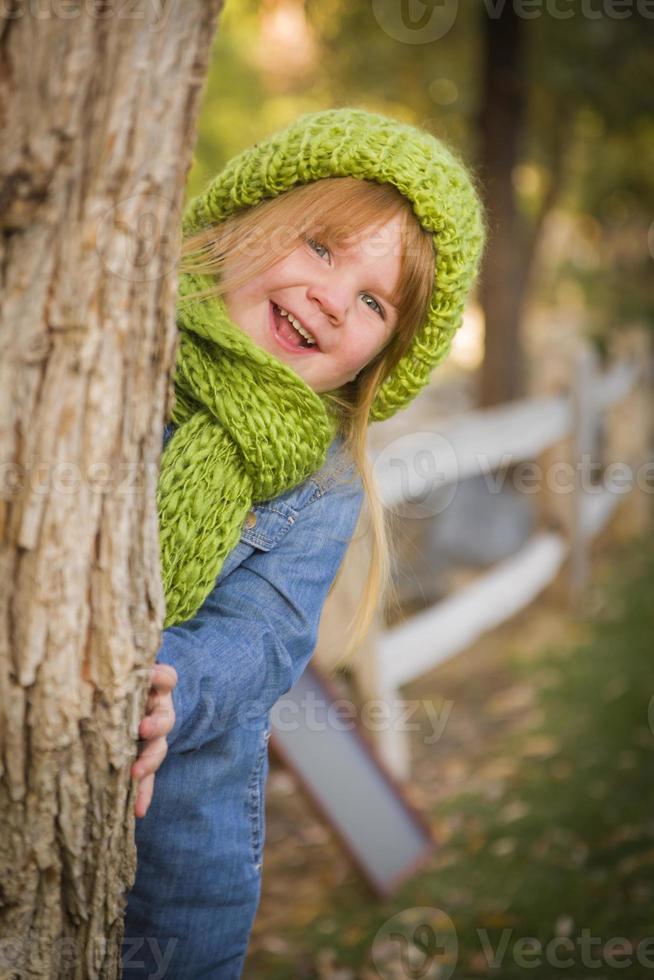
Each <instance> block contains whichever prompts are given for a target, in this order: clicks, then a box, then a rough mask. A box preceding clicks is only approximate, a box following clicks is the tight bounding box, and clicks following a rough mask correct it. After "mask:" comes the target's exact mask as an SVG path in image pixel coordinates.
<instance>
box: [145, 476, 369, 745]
mask: <svg viewBox="0 0 654 980" xmlns="http://www.w3.org/2000/svg"><path fill="white" fill-rule="evenodd" d="M362 499H363V490H362V488H361V483H360V480H359V479H358V478H357V479H356V480H355V481H353V482H351V483H349V484H346V483H343V484H338V485H337V486H336V487H335V488H333V489H330V490H329V491H327V492H324V493H323V494H321V495H318V494H316V499H314V498H311V499H310V500H309V501H308V502H307V503H306V504H305V505H304V507H303V508H302V509H301V510H300V511H299V512H298V516H297V520H296V522H295V525H294V526H293V527H292V528H291V529H290V530H289V532H288V533H287V534H286V535H285V536H284V537H283V538H282V540H281V541H280V542H279V543H278V544H277V545H276V546H275V547H274V548H272V549H271V550H269V551H262V550H258V549H254V550H253V552H252V553H251V554H250V555H249V556H248V557H247V558H245V559H244V560H243V561H242V562H241V563H240V564H239V565H237V566H236V568H234V569H233V570H232V571H231V572H230V573H229V574H228V575H227V576H226V577H225V578H224V579H219V581H218V582H217V584H216V586H215V587H214V589H213V590H212V591H211V592H210V593H209V595H208V596H207V598H206V599H205V601H204V603H203V604H202V606H201V607H200V609H199V610H198V612H197V613H196V615H195V616H194V617H192V618H191V619H189V620H187V621H186V622H184V623H180V624H178V625H176V626H170V627H168V629H166V630H164V631H163V642H162V645H161V647H160V650H159V653H158V655H157V662H159V663H165V664H172V666H173V667H174V668H175V670H176V671H177V674H178V682H177V686H176V688H175V690H174V691H173V704H174V707H175V713H176V721H175V727H174V728H173V730H172V732H171V733H170V735H169V736H168V744H169V747H170V750H171V751H172V752H187V751H190V750H192V749H196V748H199V747H200V746H201V745H202V744H203V743H205V742H206V741H208V740H210V739H212V738H214V737H215V736H216V735H218V734H220V733H221V732H224V731H226V730H227V729H229V728H233V727H234V726H236V725H247V724H248V722H249V721H250V722H252V721H253V720H254V719H256V718H261V716H262V715H265V714H266V712H267V711H268V710H269V709H270V708H272V706H273V705H274V704H275V702H276V701H278V700H279V698H280V697H281V696H282V695H283V694H285V693H286V692H287V691H288V690H290V688H291V687H292V686H293V684H294V683H295V681H296V680H297V679H298V678H299V677H300V675H301V674H302V672H303V670H304V669H305V667H306V666H307V664H308V662H309V660H310V658H311V655H312V653H313V650H314V647H315V644H316V639H317V634H318V625H319V622H320V614H321V612H322V607H323V604H324V601H325V599H326V597H327V593H328V591H329V588H330V586H331V584H332V582H333V580H334V578H335V576H336V573H337V571H338V568H339V566H340V564H341V561H342V559H343V556H344V553H345V550H346V548H347V545H348V543H349V540H350V538H351V536H352V533H353V531H354V527H355V525H356V522H357V519H358V516H359V512H360V509H361V503H362Z"/></svg>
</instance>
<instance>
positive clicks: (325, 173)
mask: <svg viewBox="0 0 654 980" xmlns="http://www.w3.org/2000/svg"><path fill="white" fill-rule="evenodd" d="M348 176H349V177H358V178H359V179H361V180H374V181H377V182H378V183H390V184H394V185H395V187H397V188H398V190H399V191H401V193H402V194H404V196H405V197H407V198H408V199H409V200H410V201H411V204H412V206H413V211H414V213H415V215H416V217H417V218H418V220H419V221H420V224H421V225H422V227H423V228H425V229H426V230H427V231H428V232H430V233H431V235H432V238H433V242H434V247H435V253H436V261H435V277H434V288H433V291H432V295H431V300H430V303H429V311H428V314H427V317H426V319H425V322H424V324H423V325H422V327H421V329H420V330H419V331H418V332H417V334H416V336H415V337H414V338H413V341H412V342H411V345H410V347H409V349H408V350H407V351H406V352H405V354H404V356H403V357H402V359H401V360H400V361H399V363H398V364H397V365H396V367H395V368H394V369H393V371H392V372H391V374H390V375H389V376H388V378H386V380H385V381H384V382H382V384H381V385H380V387H379V390H378V391H377V394H376V396H375V400H374V402H373V404H372V408H371V411H370V421H371V422H372V421H379V420H381V419H386V418H389V417H390V416H391V415H393V414H394V413H395V412H396V411H397V410H398V409H400V408H404V407H405V406H406V405H408V403H409V402H410V401H411V400H412V399H413V398H414V397H415V396H416V395H417V394H418V392H419V391H420V390H421V389H422V388H423V387H424V386H425V385H426V384H427V382H428V381H429V377H430V374H431V371H432V369H433V368H434V367H435V365H437V364H438V363H439V362H440V361H442V360H443V359H444V358H445V357H446V355H447V354H448V352H449V349H450V346H451V343H452V337H453V335H454V333H455V331H456V330H457V329H458V327H459V326H460V325H461V320H462V316H463V309H464V306H465V302H466V297H467V295H468V292H469V290H470V287H471V285H472V283H473V282H474V279H475V277H476V275H477V272H478V269H479V263H480V259H481V253H482V250H483V246H484V241H485V224H484V215H483V210H482V205H481V202H480V199H479V196H478V194H477V191H476V189H475V187H474V185H473V182H472V180H471V177H470V174H469V173H468V171H467V169H466V167H465V165H464V164H463V163H462V162H461V161H460V160H459V159H458V158H457V157H456V155H455V154H454V153H453V152H452V150H451V149H449V148H448V147H447V146H445V144H444V143H442V142H441V140H439V139H437V138H436V137H435V136H432V135H431V134H430V133H428V132H426V131H425V130H422V129H418V128H416V127H415V126H412V125H410V124H409V123H403V122H399V121H398V120H396V119H391V118H389V117H388V116H383V115H380V114H377V113H372V112H367V111H366V110H364V109H359V108H342V109H326V110H324V111H321V112H313V113H308V114H305V115H303V116H300V117H299V118H298V119H296V120H295V122H293V123H291V125H290V126H287V127H286V128H285V129H282V130H280V131H278V132H276V133H273V134H272V135H271V136H268V137H267V138H266V139H263V140H261V142H259V143H255V145H254V146H252V147H250V148H249V149H247V150H244V151H243V152H242V153H239V154H238V156H236V157H234V158H233V159H231V160H230V161H229V162H228V163H227V164H226V165H225V166H224V167H223V169H222V170H221V171H220V173H219V174H218V175H217V176H216V177H215V178H214V179H213V180H212V181H211V182H210V183H209V185H208V186H207V187H206V189H205V190H204V191H203V192H202V193H201V194H199V195H198V196H197V197H195V198H193V199H192V200H191V201H190V202H189V204H188V206H187V208H186V210H185V212H184V219H183V224H182V228H183V233H184V234H185V235H190V234H192V233H194V232H196V231H199V230H200V229H201V228H204V227H207V226H208V225H211V224H216V223H218V222H220V221H223V220H224V219H225V218H227V217H229V216H230V215H231V214H234V213H235V212H236V211H239V210H241V209H242V208H246V207H251V206H252V205H255V204H258V203H259V202H260V201H262V200H264V199H266V198H273V197H276V196H277V195H278V194H282V193H283V192H284V191H287V190H290V189H291V188H292V187H295V186H296V185H298V184H306V183H309V182H310V181H313V180H319V179H322V178H324V177H348Z"/></svg>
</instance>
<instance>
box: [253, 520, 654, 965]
mask: <svg viewBox="0 0 654 980" xmlns="http://www.w3.org/2000/svg"><path fill="white" fill-rule="evenodd" d="M653 546H654V535H652V534H650V535H648V536H643V537H641V538H639V539H638V540H637V541H635V542H634V541H632V542H631V543H630V544H619V543H616V542H615V541H611V540H610V538H608V540H607V539H605V540H604V541H602V542H599V543H598V547H597V549H596V554H595V558H594V569H595V572H594V578H593V582H592V585H591V586H590V587H589V588H588V589H587V591H586V593H585V595H584V599H583V603H582V605H581V608H580V610H579V611H577V612H576V613H573V612H571V611H570V609H569V608H566V605H565V603H564V602H563V601H562V597H561V592H560V590H555V589H552V590H548V592H547V593H545V594H544V595H543V596H541V598H540V599H539V600H538V601H537V602H535V603H534V604H533V605H532V606H531V607H530V608H529V609H528V610H526V611H524V612H523V613H521V614H520V615H519V616H517V617H516V618H514V619H513V620H512V622H511V623H510V624H507V625H505V626H503V627H501V628H499V629H497V630H495V631H494V632H493V633H492V634H490V635H488V636H486V637H484V638H483V639H482V640H481V641H479V642H478V643H476V644H475V645H474V646H473V647H472V648H470V649H469V650H467V651H465V652H464V653H463V654H461V655H459V656H458V657H456V658H454V659H452V660H451V661H450V662H448V663H446V664H443V665H441V666H440V667H438V668H437V669H436V670H434V671H433V672H432V673H431V674H429V675H428V676H426V677H423V678H421V679H420V680H419V681H416V682H414V683H413V684H411V685H407V686H406V687H405V688H403V695H404V696H406V697H408V698H412V697H413V698H416V699H418V700H419V699H422V698H426V697H430V698H433V699H434V701H435V702H436V703H438V702H440V701H441V700H442V699H445V700H449V701H452V702H453V707H452V710H451V712H450V715H449V718H448V721H447V724H446V726H445V729H444V731H443V734H442V735H441V737H440V738H439V740H438V741H437V742H436V743H435V744H428V740H427V739H426V738H425V737H424V736H425V735H427V733H430V732H431V729H430V728H429V726H428V724H427V720H426V719H425V728H424V732H422V733H421V732H414V733H413V735H412V753H413V756H412V757H413V775H412V780H411V783H410V786H409V789H408V793H409V795H410V797H411V799H412V800H414V801H415V802H416V804H417V805H418V806H419V807H420V809H421V810H422V811H423V813H425V815H426V816H427V818H428V819H429V821H430V823H431V825H432V826H433V830H434V834H435V836H436V838H437V839H438V840H439V842H440V846H439V847H438V848H437V849H436V851H435V852H434V855H433V857H432V858H431V859H430V861H429V863H428V864H427V865H426V866H425V868H424V869H423V870H422V871H421V872H420V873H419V874H418V875H416V876H415V877H413V878H412V879H411V880H410V881H408V882H407V883H406V884H405V885H404V886H403V887H402V889H401V890H400V891H398V892H397V893H396V894H395V895H394V896H393V899H392V900H390V901H387V902H380V901H378V900H376V899H374V898H372V897H371V895H370V893H369V892H368V890H367V888H366V886H365V885H364V884H363V883H362V881H361V880H360V879H359V877H358V876H357V875H356V874H355V872H354V871H353V870H352V868H351V866H350V864H349V863H348V861H347V859H346V857H345V856H344V854H343V851H342V850H341V848H340V845H339V843H338V841H337V839H336V838H335V836H334V835H333V833H332V832H331V830H330V829H329V828H327V827H326V826H325V825H324V824H323V823H322V822H321V821H320V820H318V819H317V818H316V816H315V815H314V813H313V812H312V810H311V808H310V807H309V805H308V804H307V802H306V801H305V799H304V797H303V796H302V794H301V793H299V792H298V791H297V787H296V786H295V784H294V781H293V779H292V778H291V776H290V775H289V774H288V773H287V772H286V771H285V770H284V769H282V768H281V767H280V766H279V764H278V763H276V761H275V760H274V759H273V760H272V765H271V775H270V780H269V785H268V795H267V811H266V813H267V825H268V826H267V841H266V848H265V853H264V885H263V894H262V900H261V905H260V908H259V913H258V916H257V921H256V923H255V928H254V931H253V935H252V940H251V945H250V949H249V953H248V959H247V964H246V970H245V974H244V977H245V978H246V980H378V978H379V977H381V978H382V980H393V978H398V980H403V978H405V977H420V978H422V980H431V978H438V980H445V978H449V977H454V978H455V980H464V978H473V977H481V976H494V977H501V978H502V980H513V978H514V977H523V976H525V975H528V976H531V977H533V978H537V980H541V978H547V980H551V978H552V977H558V976H562V977H565V978H574V980H577V978H581V977H584V978H585V977H594V978H596V980H597V978H606V977H610V976H613V975H616V974H619V975H621V976H622V977H639V978H640V977H654V938H651V937H654V808H653V807H652V802H653V798H654V789H653V788H652V787H654V730H653V729H654V700H653V699H652V695H653V694H654V658H653V657H652V653H653V647H654V643H653V638H654V629H653V626H654V601H653V598H652V597H653V596H654V547H653ZM421 910H422V911H421ZM424 910H427V911H424ZM391 919H392V920H393V923H391V924H389V920H391ZM391 925H392V928H391ZM389 935H390V936H392V938H389ZM398 936H399V938H398ZM648 938H649V940H650V941H649V942H647V940H648Z"/></svg>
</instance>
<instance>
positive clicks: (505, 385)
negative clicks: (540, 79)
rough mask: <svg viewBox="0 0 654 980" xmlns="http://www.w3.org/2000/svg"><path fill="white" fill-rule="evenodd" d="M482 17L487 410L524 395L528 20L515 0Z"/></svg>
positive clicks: (483, 396)
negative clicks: (521, 179) (522, 164)
mask: <svg viewBox="0 0 654 980" xmlns="http://www.w3.org/2000/svg"><path fill="white" fill-rule="evenodd" d="M482 16H483V18H484V28H483V31H484V72H483V76H482V77H483V86H484V87H483V93H482V102H481V111H480V116H479V126H480V132H481V170H482V175H483V185H484V194H485V204H486V209H487V214H488V221H489V226H490V227H489V236H488V244H487V247H486V250H485V258H484V265H483V270H482V274H481V277H480V283H479V285H480V289H479V294H480V300H481V304H482V306H483V309H484V316H485V320H486V349H485V355H484V362H483V366H482V370H481V377H480V386H479V392H478V403H479V405H480V407H486V406H491V405H497V404H499V403H501V402H505V401H510V400H511V399H513V398H517V397H519V396H520V394H522V378H523V365H522V354H521V349H520V338H519V328H520V317H521V307H522V301H523V298H524V285H525V283H526V277H525V275H524V273H525V267H524V264H523V260H524V256H523V254H522V246H523V244H524V243H523V237H522V236H523V228H522V225H521V224H520V222H519V215H518V213H517V210H516V202H515V195H514V190H513V183H512V177H513V170H514V167H515V165H516V163H517V162H518V159H519V147H520V139H521V136H522V130H523V121H524V114H525V103H526V93H525V83H524V80H523V78H522V73H521V56H522V48H523V24H522V20H521V18H520V17H519V16H518V14H517V13H516V11H515V6H514V4H510V3H509V4H506V5H505V6H504V7H503V8H502V11H501V13H500V14H499V16H495V17H491V16H489V15H488V14H487V13H484V14H483V15H482Z"/></svg>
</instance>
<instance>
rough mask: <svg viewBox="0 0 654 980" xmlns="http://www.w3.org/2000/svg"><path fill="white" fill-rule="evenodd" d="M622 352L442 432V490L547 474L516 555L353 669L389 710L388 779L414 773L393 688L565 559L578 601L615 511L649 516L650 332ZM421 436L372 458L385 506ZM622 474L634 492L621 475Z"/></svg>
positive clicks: (522, 602) (582, 358)
mask: <svg viewBox="0 0 654 980" xmlns="http://www.w3.org/2000/svg"><path fill="white" fill-rule="evenodd" d="M622 346H623V354H622V356H620V357H618V358H616V359H615V360H614V362H613V363H612V365H611V366H610V368H609V369H608V370H606V371H599V369H598V367H597V362H596V358H595V356H594V355H593V353H592V351H591V349H590V348H589V347H587V346H581V347H580V348H579V350H578V354H577V357H576V363H575V365H574V370H573V372H572V376H573V379H574V380H573V383H572V385H571V390H570V391H568V392H566V393H564V394H560V395H558V396H553V397H548V398H531V399H527V400H523V401H516V402H512V403H510V404H507V405H503V406H500V407H498V408H494V409H490V410H486V411H472V412H469V413H467V414H465V415H464V416H461V417H457V418H453V419H452V420H451V421H450V422H449V423H448V424H447V425H446V426H445V427H441V428H440V429H439V433H440V435H441V436H443V437H444V438H445V439H446V440H447V442H448V443H449V444H450V446H451V448H452V450H453V452H452V453H450V452H448V453H445V454H444V456H443V459H442V460H441V461H440V464H439V486H442V485H445V484H447V483H448V481H454V482H455V481H456V480H463V479H466V478H468V477H472V476H476V475H479V474H488V473H492V472H497V471H501V470H502V468H504V467H506V466H514V465H515V464H517V463H519V462H521V461H534V462H538V463H539V465H540V467H541V472H542V473H544V474H545V479H544V481H543V485H542V487H541V488H540V489H539V494H538V503H539V512H540V520H539V525H540V526H539V527H538V528H537V530H536V531H535V532H534V533H533V535H532V536H531V537H530V538H529V540H528V541H527V542H526V543H525V544H524V546H523V547H521V548H520V550H519V551H517V552H516V553H514V554H512V555H511V556H510V557H509V558H506V559H504V560H502V561H500V562H498V563H497V564H495V565H494V566H492V567H491V568H490V569H489V570H488V571H486V572H485V573H481V574H480V575H479V576H478V577H477V578H476V579H475V580H474V581H472V582H471V583H470V584H469V585H467V586H466V587H464V588H462V589H461V590H460V591H457V592H455V593H454V594H452V595H449V596H448V597H446V598H445V599H443V600H442V601H439V602H438V603H437V604H435V605H434V606H432V607H431V608H428V609H425V610H423V611H421V612H419V613H417V614H416V615H414V616H413V617H412V618H411V619H409V620H407V621H404V622H402V623H401V624H399V625H397V626H395V627H393V628H390V629H387V630H381V629H380V630H379V631H378V632H377V634H376V635H372V636H371V637H370V642H369V643H368V645H367V648H366V649H365V650H364V651H362V655H361V657H360V658H358V659H357V660H356V661H355V663H354V664H353V669H354V677H355V683H356V686H357V689H358V691H359V694H360V696H362V697H363V698H367V699H371V698H374V699H383V701H385V702H386V703H387V706H388V711H389V712H390V715H391V719H390V723H389V724H387V725H384V726H383V730H381V731H378V732H376V733H375V735H374V736H373V737H374V739H375V742H376V746H377V749H378V751H379V752H380V754H381V756H382V758H383V760H384V761H385V762H386V764H387V765H388V766H389V768H390V769H391V771H392V772H393V773H394V775H395V776H397V777H399V778H403V779H406V778H407V777H408V776H409V772H410V757H409V747H408V740H407V735H406V731H405V730H403V726H401V725H395V724H393V715H394V714H398V713H399V712H400V711H401V710H402V698H401V696H400V692H399V689H400V687H401V686H402V685H403V684H406V683H408V682H409V681H414V680H415V679H416V678H418V677H420V676H422V675H424V674H425V673H427V672H428V671H430V670H432V669H433V668H434V667H435V666H436V665H437V664H438V663H440V662H442V661H443V660H445V659H446V658H448V657H451V656H452V655H454V654H456V653H458V652H460V651H461V650H463V649H465V648H466V647H468V646H469V645H470V644H471V643H473V642H474V641H475V640H476V639H477V638H478V637H480V636H481V635H482V634H483V633H484V632H486V631H487V630H490V629H492V628H493V627H495V626H498V625H499V624H500V623H503V622H505V621H506V620H507V619H509V618H510V617H511V616H513V615H514V614H515V613H517V612H519V611H520V610H521V609H523V608H524V607H525V606H527V605H528V604H529V603H530V602H531V601H532V600H533V599H534V598H535V597H536V596H537V595H538V594H539V593H540V592H541V591H542V590H543V589H544V588H545V587H546V586H547V585H548V584H549V583H551V582H553V580H554V579H555V578H556V576H557V575H558V574H559V572H560V571H561V570H562V566H563V565H564V563H565V562H566V559H570V562H569V569H568V577H567V583H568V589H569V593H570V595H571V596H572V597H573V599H574V598H575V597H576V596H577V595H578V594H579V592H580V590H581V589H582V588H583V586H584V584H585V582H586V581H587V577H588V569H589V558H588V552H589V547H590V544H591V541H592V538H593V537H594V536H595V535H597V534H598V532H599V531H601V530H602V528H604V527H605V525H606V524H607V522H608V521H609V518H610V517H611V515H612V514H613V512H614V510H615V509H616V507H617V506H618V505H619V504H621V502H622V501H624V500H625V499H626V498H627V497H630V498H632V500H633V499H634V498H638V499H637V501H636V507H637V509H639V512H640V519H641V521H642V519H643V516H644V515H645V514H646V513H649V511H648V508H649V503H650V501H651V494H652V493H654V465H653V464H652V456H651V449H652V444H651V438H650V437H651V431H650V425H649V422H650V418H651V400H650V395H651V388H650V385H651V353H650V345H649V338H648V335H647V334H646V332H644V331H642V330H641V331H633V332H632V333H631V334H628V335H626V340H625V341H624V343H623V345H622ZM598 425H602V426H603V431H604V434H605V446H604V453H603V455H604V457H605V462H606V461H609V462H610V463H611V464H615V463H616V462H618V463H619V464H620V466H619V467H618V469H619V472H620V475H621V482H620V483H619V484H618V483H616V482H615V479H614V480H613V481H612V480H611V479H606V478H604V479H603V480H602V482H600V483H599V484H596V485H591V484H589V472H590V461H591V458H592V456H593V444H594V433H596V432H597V427H598ZM424 438H425V436H424V432H422V433H416V434H415V439H412V437H411V436H404V437H403V438H402V439H400V440H398V441H397V449H396V450H394V452H393V455H392V457H389V458H386V456H385V455H384V454H381V455H380V457H379V460H378V462H376V463H375V472H376V475H377V481H378V486H379V490H380V493H381V496H382V499H383V501H384V503H385V505H386V506H387V507H388V508H390V509H393V508H395V507H397V506H398V505H400V504H402V503H403V502H404V501H405V499H406V487H405V485H404V484H405V482H406V481H403V480H402V479H401V474H402V471H403V466H406V467H410V466H411V465H412V463H413V461H414V460H415V456H416V454H417V453H418V452H420V451H421V450H424ZM560 464H564V465H567V466H568V468H569V470H570V469H572V472H573V474H574V478H573V487H572V488H571V492H567V493H561V492H558V490H557V487H556V486H552V485H551V481H549V480H548V479H547V474H548V473H550V472H552V468H553V467H554V466H556V465H560ZM448 466H449V471H448ZM608 469H611V467H609V468H608ZM608 469H605V472H604V477H606V476H608V475H609V474H608ZM613 470H616V467H615V465H613ZM629 473H631V476H632V480H631V483H632V486H631V489H628V480H626V477H627V476H628V474H629ZM613 476H615V473H613ZM627 491H628V492H627Z"/></svg>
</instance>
